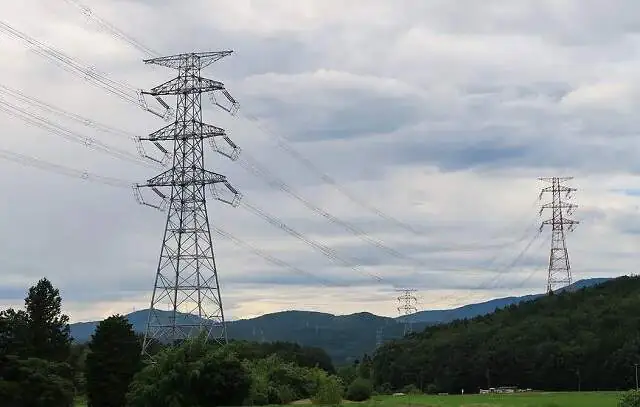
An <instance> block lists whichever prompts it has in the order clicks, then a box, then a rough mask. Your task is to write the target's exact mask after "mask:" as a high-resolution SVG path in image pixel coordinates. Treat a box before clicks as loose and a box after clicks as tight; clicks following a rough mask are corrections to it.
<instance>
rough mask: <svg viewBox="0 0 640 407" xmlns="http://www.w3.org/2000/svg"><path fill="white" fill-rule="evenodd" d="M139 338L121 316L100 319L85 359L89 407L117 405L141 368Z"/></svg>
mask: <svg viewBox="0 0 640 407" xmlns="http://www.w3.org/2000/svg"><path fill="white" fill-rule="evenodd" d="M140 353H141V347H140V341H139V339H138V337H137V335H136V334H135V332H134V331H133V327H132V326H131V324H130V323H129V321H128V320H127V319H126V317H124V316H121V315H114V316H111V317H109V318H107V319H105V320H104V321H102V322H100V324H99V325H98V327H97V328H96V331H95V333H94V334H93V336H92V337H91V342H90V343H89V354H88V355H87V359H86V362H85V366H86V373H85V375H86V389H87V396H88V401H89V407H120V406H124V405H125V401H126V400H125V398H126V394H127V390H128V388H129V384H130V383H131V380H132V379H133V376H134V375H135V374H136V373H137V372H138V370H140V369H141V367H142V366H141V358H140Z"/></svg>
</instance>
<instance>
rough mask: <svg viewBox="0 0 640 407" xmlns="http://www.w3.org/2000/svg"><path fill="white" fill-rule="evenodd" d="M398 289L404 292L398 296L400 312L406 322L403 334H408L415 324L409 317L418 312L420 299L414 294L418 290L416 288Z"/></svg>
mask: <svg viewBox="0 0 640 407" xmlns="http://www.w3.org/2000/svg"><path fill="white" fill-rule="evenodd" d="M398 291H399V292H401V293H402V294H400V296H399V297H398V302H399V306H398V312H399V313H400V316H401V317H402V320H403V322H404V334H403V335H407V334H410V333H411V332H413V326H412V323H411V318H409V316H410V315H411V314H415V313H416V312H418V307H417V304H418V299H417V298H416V296H415V294H414V293H415V292H416V290H414V289H408V288H405V289H402V290H398Z"/></svg>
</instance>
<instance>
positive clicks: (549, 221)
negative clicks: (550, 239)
mask: <svg viewBox="0 0 640 407" xmlns="http://www.w3.org/2000/svg"><path fill="white" fill-rule="evenodd" d="M579 223H580V221H578V220H573V219H567V218H564V217H563V218H562V220H559V219H555V220H554V219H547V220H544V221H542V223H541V225H540V229H542V228H543V227H544V226H546V225H552V226H553V225H556V226H561V225H564V226H569V230H572V229H573V228H575V227H576V225H578V224H579Z"/></svg>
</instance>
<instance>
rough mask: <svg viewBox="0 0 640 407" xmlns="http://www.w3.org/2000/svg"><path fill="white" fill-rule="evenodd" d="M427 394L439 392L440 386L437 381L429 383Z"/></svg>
mask: <svg viewBox="0 0 640 407" xmlns="http://www.w3.org/2000/svg"><path fill="white" fill-rule="evenodd" d="M426 393H427V394H438V386H436V385H435V383H429V385H428V386H427V390H426Z"/></svg>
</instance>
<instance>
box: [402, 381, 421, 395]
mask: <svg viewBox="0 0 640 407" xmlns="http://www.w3.org/2000/svg"><path fill="white" fill-rule="evenodd" d="M400 391H401V392H402V393H405V394H420V393H422V391H420V389H419V388H418V387H417V386H416V385H415V384H413V383H411V384H407V385H406V386H404V387H403V388H402V390H400Z"/></svg>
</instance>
